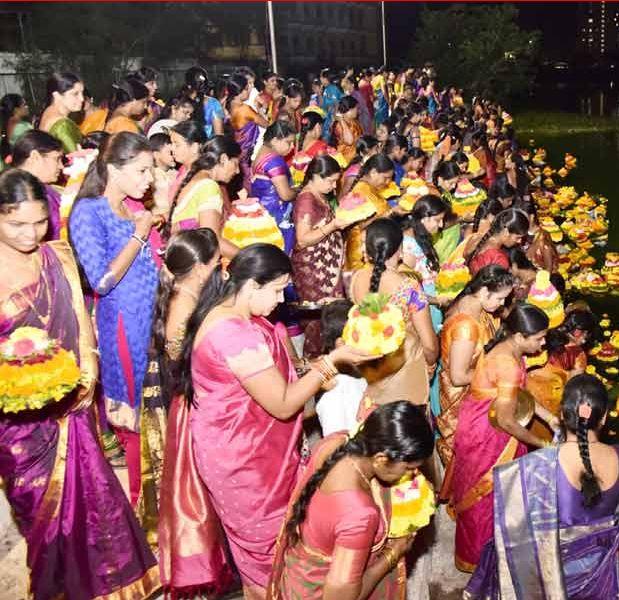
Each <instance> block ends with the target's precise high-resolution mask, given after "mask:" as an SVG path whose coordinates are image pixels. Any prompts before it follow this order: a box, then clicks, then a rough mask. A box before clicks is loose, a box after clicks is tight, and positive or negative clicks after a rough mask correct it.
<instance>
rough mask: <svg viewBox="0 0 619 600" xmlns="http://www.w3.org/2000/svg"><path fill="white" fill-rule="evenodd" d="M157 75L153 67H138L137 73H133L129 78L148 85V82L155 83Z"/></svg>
mask: <svg viewBox="0 0 619 600" xmlns="http://www.w3.org/2000/svg"><path fill="white" fill-rule="evenodd" d="M158 76H159V73H158V72H157V70H156V69H153V67H140V68H139V69H138V70H137V71H133V73H131V74H130V75H129V77H133V79H137V80H138V81H139V82H140V83H148V82H149V81H157V77H158Z"/></svg>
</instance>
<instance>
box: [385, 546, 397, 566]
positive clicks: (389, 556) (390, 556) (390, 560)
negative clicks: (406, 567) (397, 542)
mask: <svg viewBox="0 0 619 600" xmlns="http://www.w3.org/2000/svg"><path fill="white" fill-rule="evenodd" d="M383 556H384V557H385V560H386V561H387V567H388V570H389V571H393V569H394V568H395V567H396V565H397V564H398V559H397V558H396V555H395V552H394V551H393V548H389V547H386V548H384V549H383Z"/></svg>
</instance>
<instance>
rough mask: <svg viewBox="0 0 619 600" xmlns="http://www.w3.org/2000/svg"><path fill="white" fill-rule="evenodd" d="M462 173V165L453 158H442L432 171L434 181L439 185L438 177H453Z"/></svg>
mask: <svg viewBox="0 0 619 600" xmlns="http://www.w3.org/2000/svg"><path fill="white" fill-rule="evenodd" d="M461 174H462V171H460V167H459V166H458V165H457V164H456V163H455V162H454V161H453V160H441V161H440V162H439V163H438V165H437V167H436V169H434V172H433V173H432V183H433V184H434V185H435V186H436V187H438V178H439V177H440V178H441V179H453V178H454V177H459V176H460V175H461Z"/></svg>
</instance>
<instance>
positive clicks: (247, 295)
mask: <svg viewBox="0 0 619 600" xmlns="http://www.w3.org/2000/svg"><path fill="white" fill-rule="evenodd" d="M0 113H1V114H0V118H1V119H2V121H1V123H2V130H1V136H2V137H1V145H0V149H1V155H2V160H3V163H4V166H5V168H4V170H3V172H2V173H1V174H0V249H1V252H0V273H1V275H2V276H1V277H0V298H1V299H2V304H1V309H0V311H1V319H0V335H2V336H7V335H9V334H10V333H11V332H12V331H14V330H15V329H16V328H18V327H23V326H31V327H38V328H41V329H44V330H46V331H47V332H48V333H49V335H50V337H52V338H53V339H57V340H59V341H60V343H61V345H62V346H63V347H64V348H66V349H71V350H73V351H74V352H75V354H76V355H77V356H78V357H79V362H80V368H81V370H82V373H83V378H82V384H81V386H80V387H79V388H78V390H76V391H74V392H73V393H71V394H69V395H68V396H67V397H66V398H64V399H63V400H62V401H60V402H58V403H55V404H54V405H53V406H49V407H47V408H45V409H41V410H37V411H30V412H25V413H20V414H19V415H17V416H11V415H2V417H1V418H0V476H1V477H2V480H3V482H4V488H5V492H6V495H7V498H8V500H9V502H10V505H11V507H12V510H13V516H14V518H15V521H16V523H17V525H18V528H19V531H20V532H21V534H22V535H23V536H24V538H25V539H26V542H27V545H28V556H27V561H28V571H29V574H30V590H31V593H32V596H33V597H34V598H36V599H37V600H41V599H47V598H56V597H66V598H68V599H71V600H87V599H90V598H99V597H105V598H119V599H120V598H146V597H148V596H149V595H151V594H152V593H153V592H155V591H156V590H157V589H158V588H159V587H160V585H163V586H164V588H165V589H167V590H168V591H169V592H171V593H172V594H173V595H176V596H178V597H182V596H186V597H194V596H197V595H199V594H201V593H206V594H214V595H216V594H220V593H224V592H226V591H229V590H231V589H234V588H235V587H237V588H238V587H239V586H242V589H243V592H244V595H245V597H246V598H272V599H282V600H284V599H290V600H291V599H293V598H308V599H310V598H316V599H318V598H325V599H327V598H335V597H337V598H338V599H340V600H344V599H348V598H350V599H351V600H352V599H357V598H359V599H361V598H372V599H375V600H378V599H384V600H388V599H394V600H395V599H396V598H397V599H399V598H404V597H405V594H406V591H405V588H406V558H407V554H408V553H409V550H410V549H411V547H412V545H413V544H414V543H415V539H416V538H415V535H414V534H411V535H409V536H408V537H404V538H397V539H391V538H389V537H388V531H389V526H388V520H389V514H390V507H389V494H388V493H387V492H388V488H389V486H390V484H392V483H394V482H396V481H399V480H400V479H401V478H402V476H403V475H405V474H409V475H413V476H414V475H415V474H416V473H417V472H418V471H419V470H420V469H421V470H422V471H424V472H425V473H426V476H427V477H428V478H429V479H430V480H431V481H432V482H433V483H434V485H435V489H436V492H437V496H438V498H439V499H441V500H442V501H444V502H445V504H446V507H447V510H448V511H449V513H450V515H451V516H452V517H453V518H454V519H455V521H456V537H455V549H456V550H455V553H456V556H455V563H456V566H457V568H458V569H460V570H463V571H466V572H471V573H474V575H473V577H472V579H471V582H470V584H469V586H468V588H467V590H466V592H465V595H466V597H467V598H480V599H481V598H500V597H504V598H507V597H509V598H512V597H513V598H537V597H546V596H547V597H553V598H555V597H556V598H611V597H617V594H618V593H619V582H618V581H617V549H618V545H619V533H618V529H617V526H616V525H615V519H614V516H615V512H616V510H617V506H618V502H619V460H618V456H617V451H616V450H615V448H613V447H612V446H608V445H606V444H604V443H602V441H601V439H600V430H601V428H602V426H603V424H604V422H605V418H606V414H607V411H608V410H609V408H608V397H607V394H606V390H605V388H604V386H603V385H602V383H601V382H600V381H598V380H597V379H596V378H594V377H593V376H591V375H587V374H584V371H585V367H586V355H585V352H584V349H585V348H586V347H587V345H588V344H590V343H591V342H592V339H593V335H594V330H595V318H594V316H593V315H592V314H591V313H590V312H589V310H588V308H587V307H586V306H583V305H579V304H576V305H574V306H568V307H567V308H566V318H565V321H564V322H563V323H562V324H561V325H560V326H559V327H556V328H554V329H550V328H549V319H548V316H547V315H546V314H545V313H544V312H543V311H542V310H541V309H539V308H537V307H536V306H533V305H531V304H527V303H526V302H523V300H524V299H526V298H527V295H528V291H529V288H530V286H531V285H532V283H533V281H534V279H535V275H536V272H537V271H538V270H540V269H544V270H546V271H548V272H549V273H551V279H552V281H553V284H554V285H555V287H556V288H557V289H558V290H559V291H562V278H561V276H560V275H559V274H558V273H557V272H556V271H557V258H556V252H555V250H554V246H553V243H552V241H551V239H550V237H549V236H548V234H547V233H546V232H544V230H543V229H541V228H540V227H539V224H538V222H537V217H536V207H535V203H534V202H533V200H532V196H531V191H532V186H533V185H534V181H533V177H532V173H531V170H530V168H529V164H528V163H527V159H526V156H525V154H524V153H522V152H521V151H520V149H519V146H518V143H517V141H516V137H515V132H514V130H513V128H512V127H511V126H510V122H509V121H510V119H509V118H508V115H507V113H505V111H504V109H503V108H502V107H501V106H499V105H498V104H497V103H495V102H492V101H491V100H489V99H484V98H474V99H471V101H470V102H465V101H464V99H463V97H462V91H461V90H458V89H456V88H454V87H446V88H444V89H442V90H439V88H437V87H436V80H435V76H434V74H433V73H432V71H431V69H430V70H429V69H413V68H410V69H406V70H403V71H401V72H398V73H392V72H389V71H386V70H385V69H367V70H364V71H362V72H355V70H354V69H352V68H351V69H348V70H346V71H345V72H335V71H330V70H328V69H325V70H323V71H322V72H321V73H320V77H319V78H318V79H315V80H312V81H311V82H309V85H308V86H307V89H306V86H305V85H304V84H303V83H302V82H301V81H299V80H296V79H288V80H284V79H282V78H280V77H279V76H278V75H277V74H276V73H273V72H268V71H267V72H264V73H263V74H262V76H261V77H260V78H257V77H256V75H255V74H254V72H253V71H252V70H251V69H249V68H246V67H243V68H238V69H236V70H235V71H234V73H232V74H231V75H229V76H227V77H225V78H222V79H219V80H217V81H216V82H211V81H210V80H209V78H208V75H207V72H206V71H205V70H204V69H202V68H201V67H194V68H191V69H189V70H188V71H187V73H186V76H185V84H184V85H183V87H182V88H181V89H180V90H179V91H178V93H177V94H175V95H173V96H172V97H171V98H169V99H168V100H167V102H165V103H164V102H162V101H161V100H160V99H159V98H158V96H157V72H156V71H155V70H154V69H150V68H146V67H145V68H142V69H140V70H139V71H137V72H135V73H131V74H129V75H127V76H126V77H125V78H124V79H122V80H121V81H120V82H118V83H117V84H115V85H113V86H112V88H111V90H110V95H109V97H108V98H107V99H105V101H103V102H102V103H101V104H100V105H99V106H97V105H96V104H95V103H94V101H93V98H91V97H90V95H89V94H88V92H87V90H86V88H85V82H83V81H82V80H81V79H80V78H79V77H78V76H77V75H74V74H72V73H54V74H53V75H52V76H51V77H50V78H49V80H48V83H47V100H46V105H45V107H44V108H43V110H42V112H41V113H40V115H38V116H37V118H36V119H35V120H34V124H33V123H31V121H30V118H29V110H28V106H27V105H26V102H25V101H24V99H23V98H22V97H21V96H19V95H18V94H9V95H7V96H5V97H4V98H2V100H0ZM428 138H431V139H432V141H431V142H430V143H428ZM85 150H90V151H91V152H92V153H93V154H92V156H95V158H94V160H92V162H91V164H90V166H89V167H88V170H87V172H86V174H85V177H84V179H83V181H82V183H81V186H80V188H79V191H78V192H77V195H76V197H75V198H74V199H73V203H72V207H71V209H70V215H69V217H68V220H67V222H66V223H65V222H64V220H63V214H62V210H61V202H62V201H61V194H62V192H63V189H62V186H63V184H64V183H66V180H63V176H62V174H61V171H62V168H63V161H65V160H69V161H71V160H76V159H77V158H78V157H80V156H82V153H83V152H84V151H85ZM291 169H292V171H293V173H294V174H295V175H296V177H294V178H293V176H292V175H291ZM403 178H408V179H416V180H421V181H422V182H423V184H424V186H425V188H426V193H424V194H423V195H422V196H421V197H420V198H418V199H417V200H416V201H415V203H414V204H413V206H412V209H411V210H405V209H403V208H402V205H401V203H398V201H397V199H398V198H397V196H398V195H399V191H397V190H398V188H397V186H398V184H399V183H400V182H401V181H402V179H403ZM463 179H465V180H468V181H470V182H471V183H473V185H474V186H476V187H477V188H479V189H483V190H484V191H485V192H486V193H487V196H488V198H487V200H485V201H483V202H482V203H481V204H480V205H479V207H478V208H477V210H476V212H475V214H474V219H471V220H467V219H461V218H458V217H457V216H456V215H455V214H454V212H453V211H452V203H453V200H454V195H453V194H454V190H455V188H456V185H457V184H458V182H460V181H462V180H463ZM394 186H395V189H396V193H395V195H394V194H391V195H392V196H395V198H393V197H391V198H390V194H389V193H387V192H388V191H392V190H393V189H394ZM348 194H353V195H358V196H360V197H362V198H363V199H364V200H366V201H369V202H370V203H371V204H372V205H373V207H374V209H375V215H374V216H373V217H371V218H369V219H366V220H365V221H361V222H357V223H356V224H354V225H352V226H351V225H350V224H349V223H348V222H347V221H343V220H342V219H341V218H339V217H337V216H336V212H335V208H336V207H337V206H338V203H339V202H340V201H341V200H342V199H343V198H344V197H346V196H347V195H348ZM247 195H249V196H250V197H252V198H257V200H258V201H259V203H260V204H261V205H262V207H264V209H266V211H268V213H269V214H270V215H271V216H272V217H273V218H274V219H275V221H276V223H277V226H278V228H279V229H280V231H281V234H282V237H283V240H284V249H283V250H282V249H280V248H278V247H276V246H273V245H269V244H261V243H258V244H252V245H249V246H247V247H245V248H239V247H237V246H236V245H235V244H233V243H232V242H231V241H230V240H229V239H226V238H224V237H223V235H222V232H223V228H224V225H225V223H226V221H227V219H228V217H229V215H230V214H231V210H232V202H231V199H232V200H233V199H234V198H236V197H237V196H240V197H246V196H247ZM394 199H395V201H394ZM63 232H64V233H63ZM454 256H459V257H461V258H463V259H464V261H465V263H466V265H467V266H468V269H469V271H470V274H471V279H470V281H469V283H468V284H466V286H465V287H464V289H463V290H462V291H461V292H460V293H459V294H458V295H457V296H456V297H455V299H449V300H448V299H446V297H445V296H444V295H441V294H440V293H439V292H438V291H437V285H436V283H437V276H438V273H439V271H440V268H441V265H442V264H444V263H445V262H446V261H448V260H451V259H452V258H453V257H454ZM369 292H379V293H381V294H384V295H386V296H387V297H388V298H389V301H390V302H392V303H394V304H395V305H397V306H398V307H399V308H400V309H401V310H402V313H403V315H404V319H405V323H406V339H405V342H404V345H403V350H402V351H401V352H398V353H397V357H393V356H384V357H379V358H376V357H374V356H371V355H368V354H365V353H363V352H361V351H359V350H355V349H353V348H351V347H349V346H347V345H346V344H344V342H343V340H342V331H343V328H344V325H345V323H346V319H347V314H348V312H349V309H350V307H351V306H352V304H353V303H358V302H360V301H361V300H362V299H363V298H364V297H365V296H366V295H367V294H368V293H369ZM320 307H322V310H321V311H320ZM545 342H546V345H547V352H548V357H549V358H548V364H549V365H550V366H551V367H552V369H554V370H555V371H561V373H562V374H563V379H562V381H563V385H564V386H565V389H564V390H563V401H562V404H561V406H560V407H559V408H557V409H556V410H554V411H553V410H550V409H549V408H548V407H547V406H545V405H544V403H543V402H541V398H537V399H535V398H533V399H531V397H530V396H526V395H525V394H523V392H522V390H524V389H525V388H526V387H527V378H528V377H530V376H533V374H534V373H535V371H533V372H527V368H526V363H525V357H526V356H527V355H535V354H537V353H539V351H540V350H541V349H542V347H543V346H544V344H545ZM543 368H545V367H542V374H543ZM537 371H538V372H537V373H535V374H536V376H537V377H538V381H539V377H540V373H539V371H540V369H538V370H537ZM542 387H543V386H542ZM525 400H527V401H528V402H529V404H528V407H529V408H530V409H531V410H530V411H529V413H530V414H528V415H527V417H528V419H523V408H522V407H523V403H524V402H525ZM533 412H534V413H535V416H534V417H533V418H534V419H535V420H536V426H537V427H531V426H530V424H529V423H528V421H529V420H530V418H531V417H532V413H533ZM316 415H317V417H318V421H319V425H320V429H319V431H320V432H321V433H322V435H319V436H318V438H320V439H317V436H316V432H315V430H312V423H315V416H316ZM312 432H313V433H312ZM435 440H436V449H435ZM553 442H554V444H553ZM538 449H539V450H538ZM123 468H126V470H127V472H128V489H125V490H124V489H123V487H122V486H121V483H120V482H119V479H118V477H117V475H116V473H118V472H120V470H122V469H123ZM115 470H116V472H115ZM441 510H445V508H441ZM417 543H418V544H419V545H421V544H423V543H426V542H423V540H421V539H420V540H418V541H417ZM426 550H427V548H425V547H421V548H419V549H418V552H417V554H419V553H423V552H424V551H426ZM499 573H500V577H499ZM549 590H550V591H549ZM418 592H419V593H421V591H420V590H418ZM414 594H415V590H413V597H414ZM209 597H210V596H209Z"/></svg>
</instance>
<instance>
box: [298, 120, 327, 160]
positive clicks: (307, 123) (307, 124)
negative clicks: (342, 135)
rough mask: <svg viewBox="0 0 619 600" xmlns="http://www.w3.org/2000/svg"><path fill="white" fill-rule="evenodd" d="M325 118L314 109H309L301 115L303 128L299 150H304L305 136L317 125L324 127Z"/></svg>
mask: <svg viewBox="0 0 619 600" xmlns="http://www.w3.org/2000/svg"><path fill="white" fill-rule="evenodd" d="M323 122H324V119H323V118H322V117H321V116H320V115H319V114H318V113H317V112H316V111H314V110H308V111H307V112H306V113H304V115H303V116H302V117H301V129H300V131H299V141H298V142H297V152H302V151H303V143H304V142H305V136H306V135H307V134H308V133H309V132H310V131H311V130H312V129H314V127H316V126H317V125H320V126H321V127H322V124H323Z"/></svg>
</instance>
